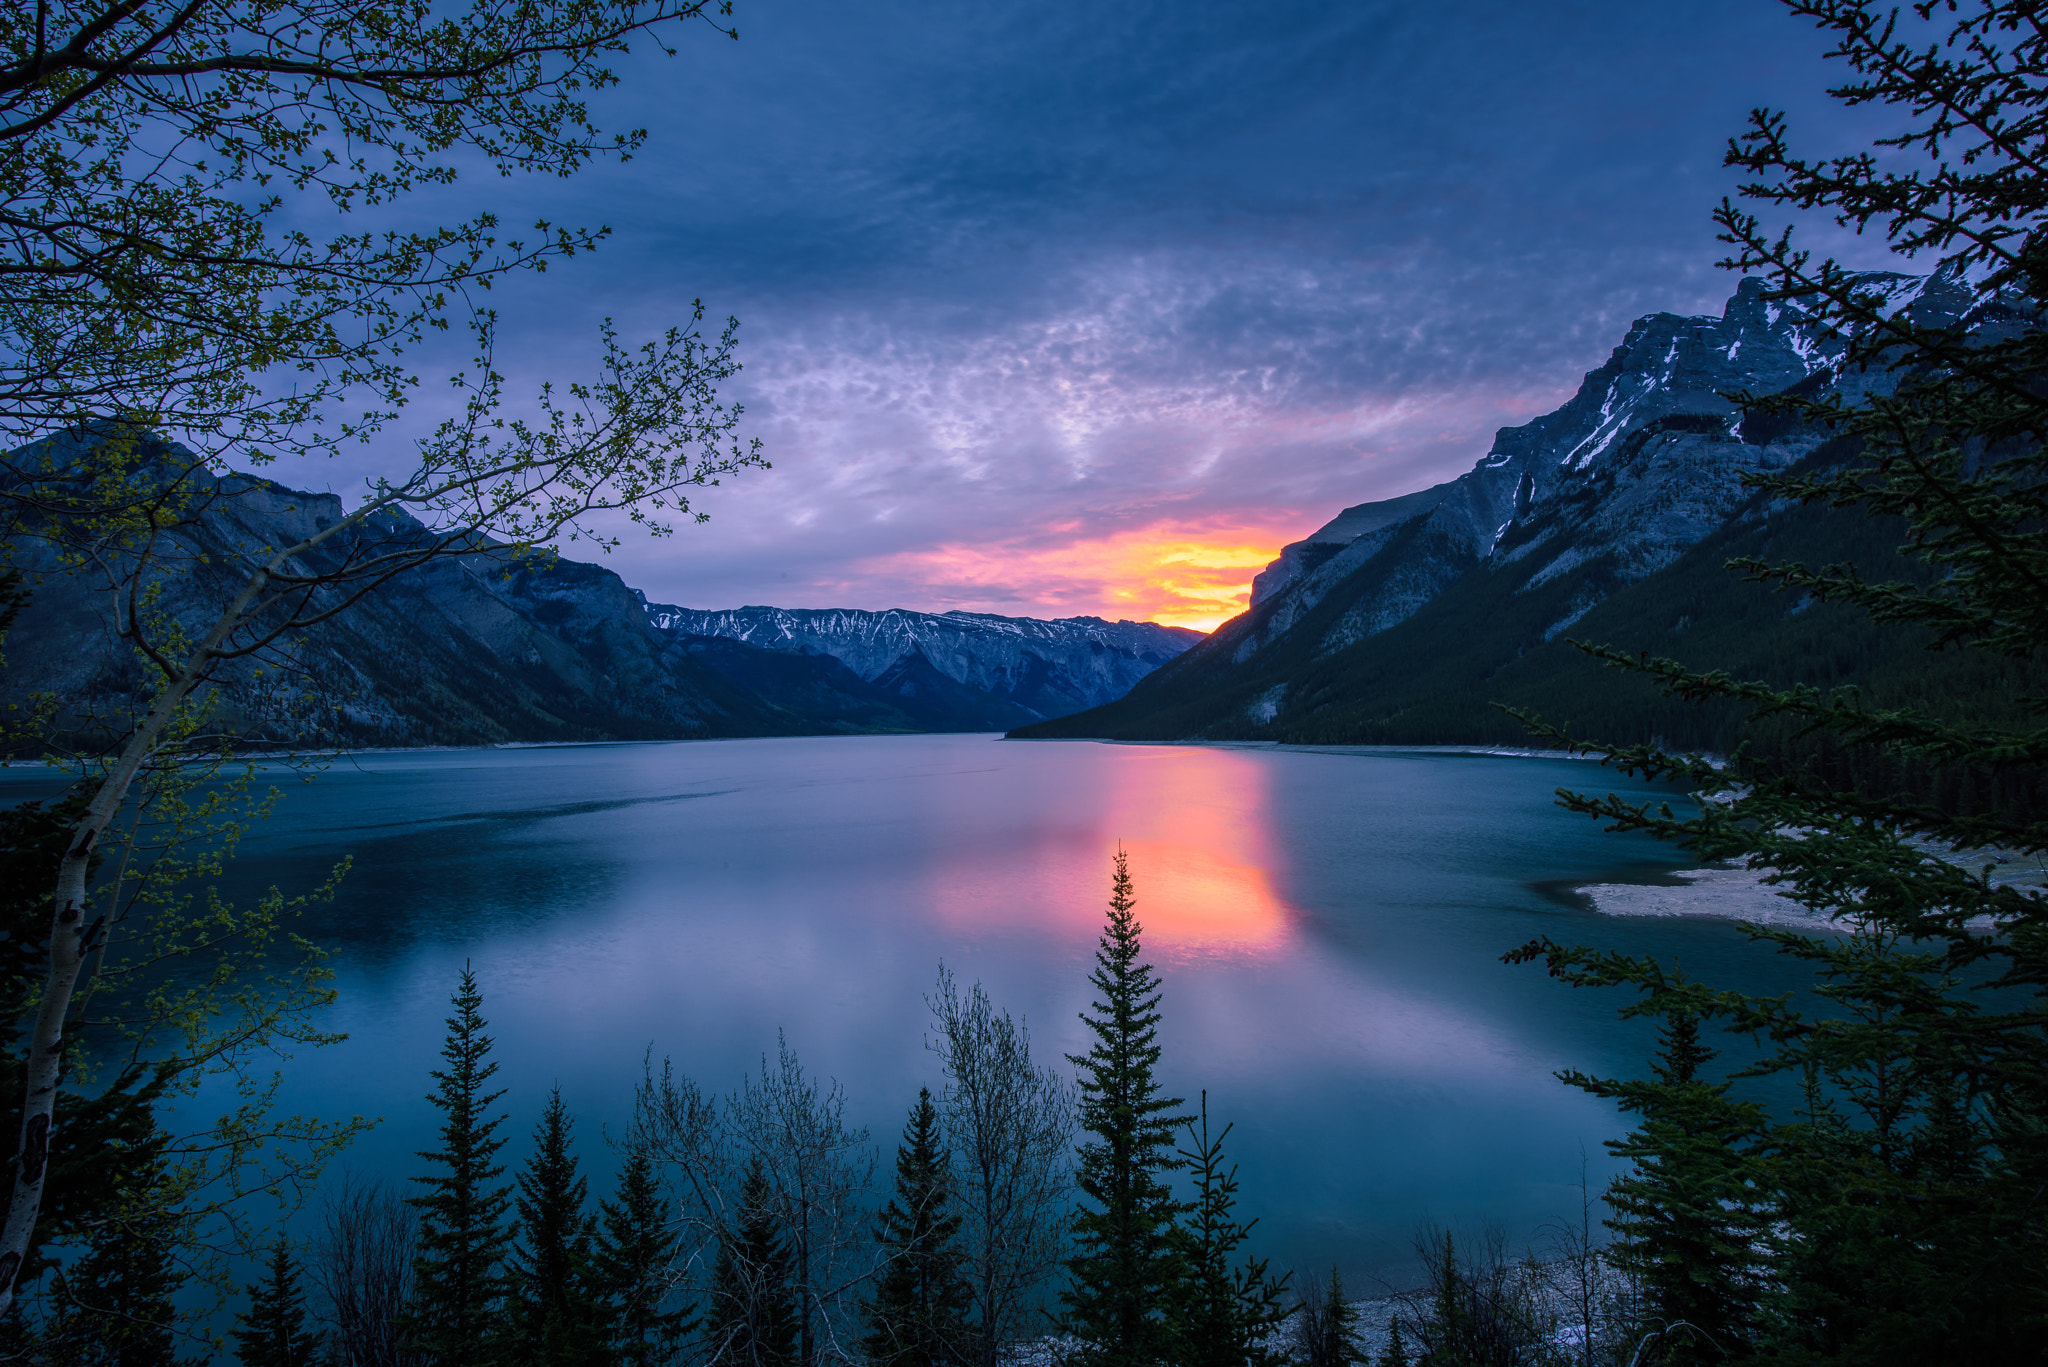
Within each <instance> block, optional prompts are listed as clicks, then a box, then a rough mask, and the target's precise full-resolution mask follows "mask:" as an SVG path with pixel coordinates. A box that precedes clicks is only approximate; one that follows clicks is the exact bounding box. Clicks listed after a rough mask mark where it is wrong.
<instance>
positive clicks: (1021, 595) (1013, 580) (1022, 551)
mask: <svg viewBox="0 0 2048 1367" xmlns="http://www.w3.org/2000/svg"><path fill="white" fill-rule="evenodd" d="M1300 535H1301V529H1300V528H1299V527H1298V526H1296V525H1294V524H1293V523H1291V522H1290V523H1289V524H1287V525H1285V526H1275V525H1270V524H1266V525H1260V524H1253V525H1242V524H1215V523H1187V522H1171V521H1167V522H1155V523H1153V524H1151V525H1150V526H1147V527H1140V528H1135V529H1133V530H1131V531H1126V532H1118V533H1115V534H1114V535H1111V536H1107V537H1096V538H1092V539H1087V540H1075V541H1071V542H1068V543H1066V544H1064V545H1051V546H1047V545H1042V544H1026V543H1023V542H1009V543H998V544H994V545H978V546H976V545H966V544H962V543H958V542H954V543H948V544H946V545H942V546H938V547H936V548H934V549H932V550H928V551H911V552H905V553H903V554H900V555H894V556H889V557H886V558H885V559H884V560H882V561H879V562H876V564H875V568H877V569H882V570H886V571H888V572H890V573H893V574H899V575H909V576H912V577H915V578H918V579H922V580H923V581H925V582H926V583H928V584H930V585H931V586H932V587H933V588H934V589H936V590H939V591H940V592H941V593H942V594H946V595H949V596H951V597H952V598H955V599H965V598H969V597H971V596H972V595H971V590H974V589H984V588H999V589H1002V590H1005V591H1006V594H1007V595H1010V596H1013V597H1014V598H1017V599H1023V600H1024V601H1026V602H1028V603H1030V604H1031V605H1032V611H1033V613H1034V615H1037V614H1043V615H1045V616H1048V617H1053V616H1076V615H1080V614H1092V615H1094V616H1098V617H1107V618H1110V619H1111V620H1115V619H1118V618H1126V617H1128V618H1132V619H1134V620H1138V621H1153V622H1160V623H1163V624H1165V625H1167V626H1176V627H1192V628H1194V629H1195V630H1196V631H1213V630H1215V629H1216V628H1217V627H1218V626H1220V625H1222V624H1223V623H1224V622H1226V621H1228V620H1230V619H1231V618H1232V617H1235V616H1236V615H1237V614H1238V613H1240V612H1243V611H1244V610H1245V608H1246V607H1248V606H1249V605H1250V603H1251V589H1252V576H1253V575H1255V574H1257V573H1258V572H1259V571H1260V570H1262V569H1264V568H1265V567H1266V565H1267V564H1268V563H1270V562H1271V561H1272V559H1273V557H1274V556H1276V555H1278V554H1279V553H1280V547H1281V546H1283V545H1284V544H1286V543H1287V542H1289V541H1292V540H1294V539H1295V538H1296V537H1298V536H1300Z"/></svg>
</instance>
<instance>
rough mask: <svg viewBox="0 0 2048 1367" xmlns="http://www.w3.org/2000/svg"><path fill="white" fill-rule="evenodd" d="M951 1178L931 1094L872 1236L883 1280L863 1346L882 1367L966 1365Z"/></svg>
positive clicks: (912, 1127)
mask: <svg viewBox="0 0 2048 1367" xmlns="http://www.w3.org/2000/svg"><path fill="white" fill-rule="evenodd" d="M952 1189H953V1174H952V1166H951V1164H950V1162H949V1161H948V1154H947V1149H946V1145H945V1143H944V1141H943V1140H942V1139H941V1137H940V1135H939V1112H938V1108H937V1107H935V1106H934V1105H932V1094H931V1089H930V1088H919V1089H918V1093H917V1105H916V1106H914V1107H912V1108H911V1112H910V1119H909V1121H908V1122H907V1123H906V1124H905V1125H904V1127H903V1142H902V1144H900V1145H898V1146H897V1149H896V1190H895V1192H894V1194H892V1195H891V1197H890V1198H889V1204H888V1207H887V1208H886V1209H884V1210H883V1212H882V1218H881V1221H880V1223H879V1224H878V1225H877V1227H876V1229H875V1242H876V1243H877V1244H878V1245H880V1249H881V1255H882V1258H883V1260H884V1261H883V1266H882V1273H881V1276H880V1278H879V1279H878V1280H877V1281H876V1283H875V1293H874V1297H873V1298H872V1299H871V1300H870V1301H869V1302H868V1306H867V1310H868V1323H869V1326H870V1327H869V1330H868V1335H867V1337H866V1339H864V1340H863V1341H862V1346H863V1347H864V1348H865V1349H866V1350H867V1355H868V1361H869V1362H871V1363H875V1364H877V1367H954V1364H957V1363H959V1362H961V1361H963V1360H964V1357H965V1353H964V1349H965V1345H966V1343H967V1341H968V1336H969V1327H968V1323H967V1307H968V1305H969V1303H970V1302H971V1301H972V1299H973V1295H972V1292H971V1291H970V1289H969V1288H968V1285H967V1282H966V1281H965V1280H964V1279H963V1278H962V1276H961V1274H960V1266H961V1262H962V1260H963V1258H964V1256H965V1255H964V1254H963V1253H962V1252H961V1249H960V1247H959V1244H958V1239H959V1235H960V1216H959V1215H958V1214H956V1213H954V1212H953V1211H952V1210H951V1208H950V1203H951V1201H952Z"/></svg>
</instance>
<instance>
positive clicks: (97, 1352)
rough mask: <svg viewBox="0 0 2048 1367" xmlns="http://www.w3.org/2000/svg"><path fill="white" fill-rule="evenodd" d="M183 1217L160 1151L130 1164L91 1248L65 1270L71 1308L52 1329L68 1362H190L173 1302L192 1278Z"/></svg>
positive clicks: (58, 1354)
mask: <svg viewBox="0 0 2048 1367" xmlns="http://www.w3.org/2000/svg"><path fill="white" fill-rule="evenodd" d="M180 1223H181V1218H180V1216H179V1214H178V1211H177V1209H176V1204H175V1197H174V1195H173V1193H172V1190H171V1182H170V1176H169V1174H168V1172H167V1171H166V1170H165V1168H164V1165H163V1162H162V1160H161V1159H160V1158H157V1157H156V1156H155V1155H154V1154H151V1155H150V1156H149V1157H148V1158H146V1159H144V1160H143V1161H142V1162H141V1163H140V1164H139V1165H138V1166H136V1167H133V1168H130V1169H128V1170H127V1174H126V1178H125V1180H124V1181H123V1183H122V1184H121V1187H120V1189H119V1190H118V1192H117V1193H116V1197H115V1201H114V1203H113V1204H111V1206H110V1207H109V1208H108V1209H107V1211H106V1213H105V1214H104V1215H103V1216H102V1218H101V1220H100V1222H99V1223H98V1224H97V1225H96V1226H95V1227H94V1228H93V1231H92V1233H91V1234H90V1236H88V1238H87V1239H86V1242H85V1249H84V1252H83V1253H82V1254H81V1255H80V1256H79V1257H78V1259H77V1260H76V1261H74V1262H73V1263H71V1264H70V1266H68V1267H66V1268H65V1269H64V1270H63V1271H62V1272H60V1273H59V1274H58V1278H57V1294H58V1299H59V1300H60V1302H61V1303H62V1304H63V1306H64V1308H63V1310H62V1311H60V1312H59V1313H58V1315H57V1316H56V1317H55V1323H54V1325H53V1326H52V1331H53V1332H52V1333H51V1334H50V1335H49V1338H50V1340H51V1343H52V1345H53V1347H54V1348H55V1352H54V1354H53V1356H54V1358H55V1359H56V1360H57V1361H59V1362H62V1363H63V1364H65V1367H188V1364H187V1363H186V1360H184V1359H182V1358H180V1357H179V1355H178V1347H179V1341H180V1339H181V1337H182V1335H181V1332H180V1330H179V1327H178V1312H177V1307H176V1305H175V1303H174V1301H173V1297H174V1296H176V1295H177V1292H178V1289H179V1288H180V1287H181V1286H183V1285H184V1284H185V1281H186V1279H187V1278H186V1273H185V1271H184V1269H183V1268H182V1267H181V1266H180V1265H179V1263H178V1259H177V1251H176V1242H177V1239H178V1236H179V1234H180V1230H179V1225H180Z"/></svg>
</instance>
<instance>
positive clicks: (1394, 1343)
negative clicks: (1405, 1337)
mask: <svg viewBox="0 0 2048 1367" xmlns="http://www.w3.org/2000/svg"><path fill="white" fill-rule="evenodd" d="M1380 1367H1409V1363H1408V1345H1407V1344H1405V1343H1403V1342H1402V1341H1401V1321H1400V1320H1398V1319H1397V1320H1395V1321H1394V1322H1393V1323H1392V1324H1390V1325H1388V1326H1387V1351H1386V1352H1384V1353H1381V1354H1380Z"/></svg>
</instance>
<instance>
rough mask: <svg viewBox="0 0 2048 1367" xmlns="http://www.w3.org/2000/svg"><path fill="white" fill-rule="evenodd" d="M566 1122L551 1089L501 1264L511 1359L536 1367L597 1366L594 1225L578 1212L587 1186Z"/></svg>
mask: <svg viewBox="0 0 2048 1367" xmlns="http://www.w3.org/2000/svg"><path fill="white" fill-rule="evenodd" d="M573 1123H574V1122H573V1121H572V1120H571V1119H570V1116H569V1108H568V1107H567V1106H565V1105H563V1104H562V1089H561V1088H560V1087H556V1088H555V1089H554V1090H553V1091H551V1092H549V1093H548V1104H547V1106H546V1108H545V1109H544V1110H543V1111H542V1112H541V1119H540V1124H539V1125H538V1126H537V1127H536V1128H535V1130H534V1136H533V1137H534V1154H533V1157H531V1158H530V1159H528V1160H527V1162H526V1166H525V1167H524V1168H523V1169H522V1170H521V1171H520V1173H519V1175H518V1183H519V1197H518V1211H519V1221H518V1225H519V1246H518V1247H517V1248H515V1249H514V1250H513V1252H512V1255H511V1257H510V1258H509V1259H508V1262H509V1264H510V1266H509V1268H508V1274H507V1277H506V1290H507V1291H508V1293H509V1299H510V1306H511V1311H512V1320H513V1325H514V1328H513V1333H514V1337H515V1340H516V1346H515V1347H514V1349H513V1352H514V1355H515V1356H516V1358H517V1359H518V1361H519V1362H521V1363H522V1364H527V1363H530V1364H534V1365H535V1367H578V1365H579V1364H582V1365H588V1364H597V1363H600V1362H602V1360H603V1352H602V1349H603V1333H602V1319H603V1315H602V1311H601V1308H600V1306H599V1305H598V1303H597V1301H598V1292H597V1289H596V1286H595V1284H594V1271H595V1269H594V1268H593V1266H592V1261H591V1256H592V1255H591V1243H592V1240H593V1238H594V1237H595V1234H596V1221H595V1219H594V1218H593V1217H592V1216H589V1215H587V1214H585V1213H584V1203H585V1200H586V1197H587V1195H588V1192H589V1184H588V1183H587V1182H586V1181H584V1179H583V1178H582V1177H581V1176H579V1175H578V1174H577V1171H576V1156H575V1155H574V1154H572V1153H570V1152H569V1131H570V1128H571V1126H572V1125H573Z"/></svg>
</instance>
